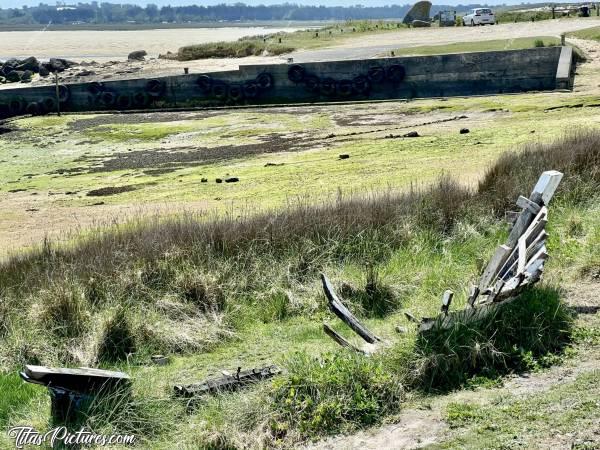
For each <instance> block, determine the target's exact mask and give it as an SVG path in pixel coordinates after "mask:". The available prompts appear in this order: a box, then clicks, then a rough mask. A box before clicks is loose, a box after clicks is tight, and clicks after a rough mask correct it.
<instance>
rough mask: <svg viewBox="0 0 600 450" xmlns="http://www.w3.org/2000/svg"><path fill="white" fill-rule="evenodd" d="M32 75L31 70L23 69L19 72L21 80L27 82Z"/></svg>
mask: <svg viewBox="0 0 600 450" xmlns="http://www.w3.org/2000/svg"><path fill="white" fill-rule="evenodd" d="M32 77H33V72H32V71H31V70H24V71H23V73H22V74H21V82H22V83H29V82H30V81H31V78H32Z"/></svg>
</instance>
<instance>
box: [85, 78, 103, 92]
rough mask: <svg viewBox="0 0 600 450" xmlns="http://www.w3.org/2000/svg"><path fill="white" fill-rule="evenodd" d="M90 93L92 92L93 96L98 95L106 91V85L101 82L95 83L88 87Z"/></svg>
mask: <svg viewBox="0 0 600 450" xmlns="http://www.w3.org/2000/svg"><path fill="white" fill-rule="evenodd" d="M88 91H90V92H91V93H92V95H98V94H100V93H101V92H103V91H104V84H103V83H100V82H99V81H94V82H92V83H90V85H89V86H88Z"/></svg>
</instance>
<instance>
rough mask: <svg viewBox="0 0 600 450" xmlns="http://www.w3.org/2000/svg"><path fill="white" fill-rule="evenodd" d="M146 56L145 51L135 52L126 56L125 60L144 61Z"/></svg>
mask: <svg viewBox="0 0 600 450" xmlns="http://www.w3.org/2000/svg"><path fill="white" fill-rule="evenodd" d="M146 55H148V53H147V52H146V50H136V51H135V52H131V53H130V54H129V55H127V59H128V60H129V61H144V60H145V58H144V56H146Z"/></svg>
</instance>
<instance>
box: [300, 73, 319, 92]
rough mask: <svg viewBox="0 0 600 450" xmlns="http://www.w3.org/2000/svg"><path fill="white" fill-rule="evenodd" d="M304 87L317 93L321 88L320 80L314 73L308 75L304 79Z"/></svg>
mask: <svg viewBox="0 0 600 450" xmlns="http://www.w3.org/2000/svg"><path fill="white" fill-rule="evenodd" d="M304 87H305V88H306V90H307V91H308V92H312V93H318V92H319V91H320V90H321V80H320V79H319V77H317V76H315V75H308V76H307V77H306V78H305V79H304Z"/></svg>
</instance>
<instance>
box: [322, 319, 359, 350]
mask: <svg viewBox="0 0 600 450" xmlns="http://www.w3.org/2000/svg"><path fill="white" fill-rule="evenodd" d="M323 331H325V334H327V336H329V337H330V338H331V339H333V340H334V341H335V342H337V343H338V344H339V345H341V346H342V347H346V348H349V349H351V350H354V351H355V352H359V353H364V352H363V351H362V350H361V349H359V348H358V347H356V346H355V345H353V344H351V343H350V342H349V341H348V340H347V339H346V338H344V336H342V335H341V334H339V333H338V332H337V331H335V330H334V329H333V328H331V327H330V326H329V325H328V324H326V323H324V324H323Z"/></svg>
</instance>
